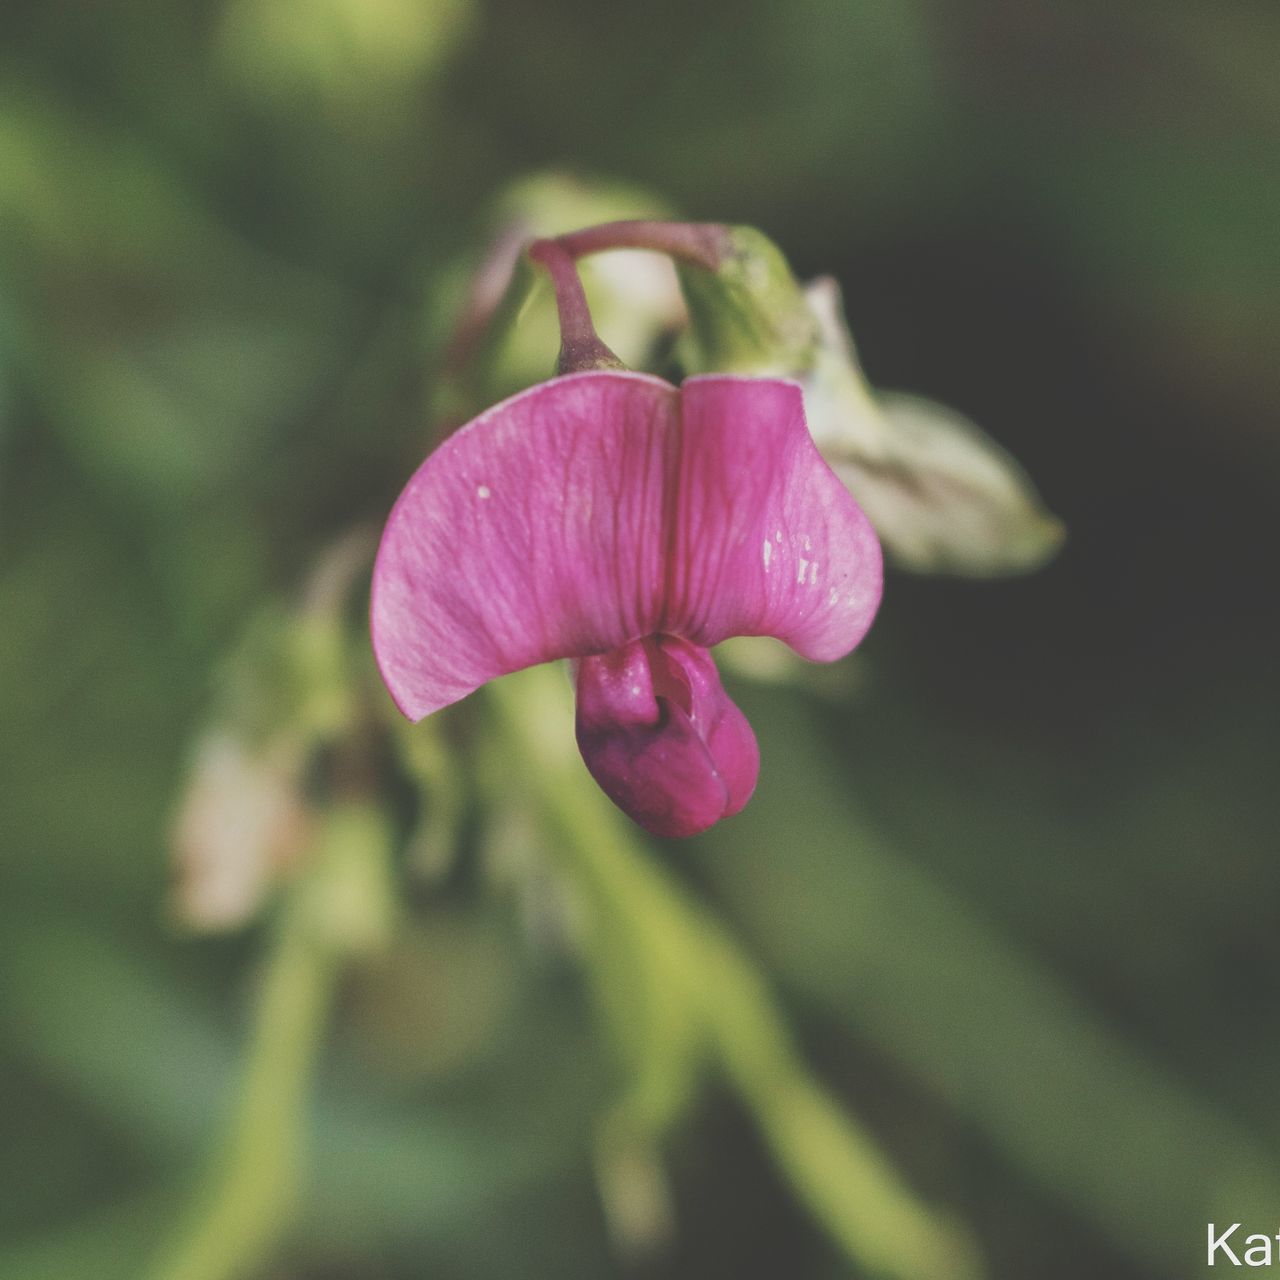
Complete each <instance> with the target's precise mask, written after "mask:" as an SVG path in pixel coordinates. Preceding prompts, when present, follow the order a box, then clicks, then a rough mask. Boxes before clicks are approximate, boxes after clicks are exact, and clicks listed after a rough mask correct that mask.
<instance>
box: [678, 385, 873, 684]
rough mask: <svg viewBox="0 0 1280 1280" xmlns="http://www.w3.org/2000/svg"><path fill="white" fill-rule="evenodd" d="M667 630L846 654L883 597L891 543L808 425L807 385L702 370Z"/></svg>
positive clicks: (687, 438)
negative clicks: (884, 563) (879, 534)
mask: <svg viewBox="0 0 1280 1280" xmlns="http://www.w3.org/2000/svg"><path fill="white" fill-rule="evenodd" d="M681 416H682V426H683V430H682V449H681V453H680V475H679V484H678V488H677V498H676V501H677V504H678V510H677V512H676V516H675V523H674V538H673V544H672V556H671V565H670V572H671V578H670V580H669V583H668V590H667V609H668V612H667V617H666V625H665V627H664V630H667V631H670V632H672V633H674V634H677V635H682V636H684V637H686V638H687V639H689V640H692V641H693V642H694V643H696V644H699V645H704V646H706V647H710V646H712V645H715V644H719V643H720V641H721V640H725V639H728V637H730V636H737V635H769V636H776V637H777V638H778V639H779V640H784V641H785V642H786V643H787V644H789V645H790V646H791V647H792V648H793V649H795V650H796V651H797V652H798V653H799V654H801V655H802V656H803V657H806V658H813V659H816V660H818V661H823V662H829V661H831V660H832V659H834V658H839V657H843V656H844V655H845V654H846V653H848V652H849V651H850V650H851V649H852V648H853V647H854V646H855V645H856V644H857V643H858V641H859V640H861V639H862V637H863V636H864V635H865V634H866V631H867V628H868V627H869V626H870V625H871V620H872V618H873V617H874V616H875V612H876V607H877V606H878V605H879V603H880V593H881V585H882V567H881V556H880V544H879V542H878V541H877V539H876V535H875V532H874V530H873V529H872V528H871V524H870V522H869V521H868V520H867V518H866V516H864V515H863V514H862V511H861V509H860V508H859V507H858V505H857V503H856V502H854V500H853V499H852V498H851V497H850V495H849V492H848V490H847V489H846V488H845V487H844V485H843V484H842V483H841V482H840V481H839V480H838V479H837V478H836V476H835V475H834V473H833V472H832V471H831V468H830V467H828V466H827V464H826V462H825V461H823V459H822V456H821V454H819V452H818V450H817V448H816V447H815V445H814V444H813V441H812V439H811V438H810V435H809V431H808V429H807V427H806V426H805V420H804V405H803V401H802V399H801V393H800V388H799V387H798V386H797V385H796V384H795V383H792V382H784V381H780V380H778V379H773V378H741V377H728V376H724V375H710V376H707V377H699V378H690V379H688V380H687V381H686V382H685V383H684V386H683V388H682V396H681Z"/></svg>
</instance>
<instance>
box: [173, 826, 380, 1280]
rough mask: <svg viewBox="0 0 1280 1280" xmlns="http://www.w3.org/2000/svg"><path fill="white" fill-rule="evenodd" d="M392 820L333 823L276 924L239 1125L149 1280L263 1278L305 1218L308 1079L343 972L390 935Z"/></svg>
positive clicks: (239, 1099)
mask: <svg viewBox="0 0 1280 1280" xmlns="http://www.w3.org/2000/svg"><path fill="white" fill-rule="evenodd" d="M384 826H385V824H384V821H383V819H382V818H381V817H380V816H379V815H378V814H377V813H376V812H374V811H373V810H371V809H369V808H366V807H364V806H355V805H352V806H348V807H346V808H341V809H338V810H336V811H335V812H334V813H333V814H332V815H330V819H329V822H328V824H327V826H326V828H325V831H324V833H323V835H322V837H321V840H320V844H319V847H318V848H317V849H316V850H315V854H314V861H313V865H312V867H311V869H310V871H309V873H308V874H307V875H306V876H305V877H304V878H303V879H302V880H301V881H300V882H299V883H298V884H297V885H296V886H295V887H294V889H293V891H292V892H291V894H290V897H289V899H288V901H287V902H286V903H285V904H284V906H283V908H282V911H281V914H280V917H279V919H278V920H277V922H276V928H275V935H274V938H273V941H272V944H271V949H270V952H269V954H268V956H267V960H266V966H265V970H264V972H263V974H262V980H261V986H260V988H259V991H258V998H257V1004H256V1008H255V1011H254V1018H253V1029H252V1033H251V1038H250V1043H249V1048H248V1054H247V1058H246V1062H245V1067H244V1074H243V1076H242V1078H241V1081H240V1085H239V1089H238V1092H237V1096H236V1098H235V1102H234V1106H233V1111H232V1115H231V1118H230V1124H229V1127H228V1130H227V1133H226V1135H225V1137H224V1139H223V1143H222V1146H221V1149H220V1151H219V1152H218V1154H217V1155H216V1156H215V1158H214V1160H213V1162H212V1163H211V1165H210V1166H209V1168H208V1170H207V1172H206V1175H205V1178H204V1183H203V1186H202V1187H201V1188H200V1190H199V1191H198V1193H197V1195H196V1198H195V1201H194V1204H193V1205H192V1207H191V1209H190V1211H189V1216H188V1218H187V1220H186V1222H185V1223H183V1224H182V1225H181V1226H180V1227H179V1229H178V1231H177V1232H176V1233H175V1235H174V1236H173V1237H172V1238H171V1239H170V1240H168V1241H167V1242H166V1243H165V1244H164V1246H163V1248H162V1251H161V1254H160V1257H159V1259H158V1261H157V1263H156V1265H155V1266H154V1267H153V1268H152V1270H151V1271H150V1273H149V1275H150V1276H151V1278H152V1280H237V1278H238V1277H243V1276H248V1275H250V1274H255V1273H256V1272H257V1270H258V1269H260V1268H261V1266H262V1264H263V1262H264V1261H265V1260H266V1259H267V1258H269V1257H270V1255H271V1253H272V1252H273V1251H274V1249H275V1248H276V1246H277V1245H278V1244H279V1242H280V1240H281V1239H282V1238H283V1236H284V1235H285V1233H286V1232H287V1231H288V1229H289V1227H290V1225H291V1224H292V1222H293V1219H294V1217H295V1215H296V1212H297V1207H298V1200H299V1194H300V1183H301V1173H302V1163H303V1162H302V1150H303V1146H304V1137H305V1129H306V1106H307V1099H308V1095H309V1093H310V1087H311V1079H312V1075H313V1073H314V1066H315V1060H316V1056H317V1053H318V1051H319V1048H320V1045H321V1041H322V1039H323V1035H324V1031H325V1027H326V1025H327V1023H328V1019H329V1014H330V1010H331V1008H332V1004H333V994H334V988H335V985H336V982H337V979H338V977H339V975H340V973H341V969H342V965H343V962H344V960H345V959H346V958H347V957H349V956H350V955H352V954H354V953H356V952H359V951H361V950H365V949H367V948H369V947H371V946H374V945H377V944H378V943H379V942H380V941H381V934H382V931H383V929H384V928H385V925H386V906H387V899H386V895H385V888H386V886H385V880H384V877H385V873H386V867H385V861H384V860H385V857H386V844H387V833H386V831H385V829H384Z"/></svg>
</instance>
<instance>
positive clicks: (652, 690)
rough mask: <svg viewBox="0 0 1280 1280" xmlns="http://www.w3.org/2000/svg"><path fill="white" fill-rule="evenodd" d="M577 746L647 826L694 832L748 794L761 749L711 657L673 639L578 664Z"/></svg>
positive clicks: (618, 800) (658, 831) (605, 785)
mask: <svg viewBox="0 0 1280 1280" xmlns="http://www.w3.org/2000/svg"><path fill="white" fill-rule="evenodd" d="M577 733H578V747H579V749H580V750H581V751H582V758H583V759H584V760H585V761H586V764H587V768H588V769H589V770H590V771H591V776H592V777H593V778H595V780H596V781H597V782H598V783H599V784H600V787H601V789H602V790H603V791H604V792H605V794H606V795H607V796H608V797H609V798H610V799H611V800H612V801H613V802H614V803H615V804H616V805H618V807H619V808H621V809H622V810H623V811H624V812H626V813H627V814H629V815H630V816H631V817H632V818H634V819H635V821H636V822H638V823H639V824H640V825H641V826H642V827H644V828H645V829H646V830H647V831H650V832H652V833H653V834H654V835H659V836H691V835H696V834H697V833H698V832H699V831H705V830H706V829H707V828H708V827H709V826H711V825H712V824H713V823H716V822H718V821H719V820H720V819H721V818H726V817H729V816H730V815H731V814H735V813H737V812H738V810H739V809H741V808H742V806H743V805H744V804H746V803H747V801H748V800H749V799H750V798H751V793H752V792H753V791H754V790H755V785H756V776H757V774H758V773H759V771H760V753H759V750H758V748H757V746H756V739H755V735H754V734H753V733H752V732H751V726H750V725H749V724H748V723H747V720H746V717H745V716H744V715H743V714H742V712H741V711H739V710H738V708H737V707H736V706H735V705H734V704H733V703H732V702H731V701H730V700H729V697H728V695H727V694H726V693H725V691H724V689H723V687H722V686H721V684H720V676H719V673H718V672H717V671H716V666H715V663H714V662H713V661H712V660H711V655H710V654H709V653H708V652H707V651H706V650H705V649H702V648H699V647H698V646H697V645H693V644H689V643H688V642H687V641H685V640H679V639H676V638H675V637H674V636H666V635H664V636H655V637H649V638H647V639H644V640H637V641H634V642H633V643H631V644H628V645H625V646H623V647H621V648H619V649H615V650H614V651H613V652H611V653H606V654H604V655H603V656H600V657H590V658H585V659H583V661H582V662H581V663H579V665H578V717H577Z"/></svg>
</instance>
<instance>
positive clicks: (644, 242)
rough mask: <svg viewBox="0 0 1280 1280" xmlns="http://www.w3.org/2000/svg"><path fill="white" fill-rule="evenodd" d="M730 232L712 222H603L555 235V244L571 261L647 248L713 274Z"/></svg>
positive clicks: (724, 254) (719, 261) (726, 244)
mask: <svg viewBox="0 0 1280 1280" xmlns="http://www.w3.org/2000/svg"><path fill="white" fill-rule="evenodd" d="M730 239H731V233H730V230H729V228H728V227H726V226H722V225H721V224H720V223H716V222H660V221H657V220H635V221H626V222H603V223H601V224H600V225H599V226H596V227H585V228H584V229H583V230H581V231H571V232H569V233H568V234H566V235H562V236H557V237H556V242H557V243H558V244H560V245H561V246H562V247H563V248H564V249H565V251H566V252H567V253H568V254H569V255H570V256H571V257H573V258H585V257H587V256H588V255H589V254H592V253H604V252H606V251H607V250H610V249H650V250H652V251H653V252H654V253H665V254H666V255H667V256H668V257H671V258H675V259H676V260H677V261H678V262H684V263H688V264H689V265H690V266H695V267H704V268H705V269H706V270H708V271H716V270H718V269H719V267H720V264H721V263H722V262H723V261H724V259H725V256H726V255H727V254H728V253H729V251H730V247H731V246H730Z"/></svg>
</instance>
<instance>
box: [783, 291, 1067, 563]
mask: <svg viewBox="0 0 1280 1280" xmlns="http://www.w3.org/2000/svg"><path fill="white" fill-rule="evenodd" d="M806 297H807V299H808V302H809V305H810V308H811V311H812V314H813V315H814V317H815V319H816V320H817V322H818V325H819V331H820V334H821V346H820V348H819V351H818V354H817V359H816V360H815V362H814V366H813V369H812V371H811V372H810V373H809V374H808V376H807V377H806V378H805V379H804V386H805V410H806V414H807V416H808V420H809V429H810V431H811V432H812V434H813V437H814V440H815V442H816V443H817V445H818V447H819V449H821V450H822V453H823V456H824V457H825V458H826V459H827V461H828V462H829V463H830V464H831V466H832V468H833V469H834V470H835V472H836V474H837V475H838V476H840V478H841V479H842V480H843V481H844V482H845V484H846V485H847V486H848V488H849V490H850V492H851V493H852V494H853V496H854V497H855V498H857V500H858V503H859V504H860V505H861V507H862V508H863V510H864V511H865V512H866V513H867V515H868V516H869V517H870V519H871V523H872V525H874V526H875V530H876V532H877V533H878V534H879V535H880V540H881V542H882V543H883V544H884V547H885V550H886V551H887V552H888V554H889V557H890V558H891V559H892V561H893V562H894V563H895V564H896V565H898V567H899V568H903V569H908V570H911V571H913V572H915V573H950V574H956V575H959V576H964V577H974V578H989V577H998V576H1001V575H1004V574H1011V573H1026V572H1029V571H1030V570H1032V569H1036V568H1038V567H1039V566H1040V565H1042V564H1043V563H1044V562H1045V561H1046V560H1048V559H1049V558H1050V557H1051V556H1052V555H1053V554H1054V552H1056V551H1057V550H1058V548H1059V547H1060V546H1061V544H1062V540H1063V537H1064V533H1065V531H1064V528H1063V525H1062V523H1061V522H1060V521H1059V520H1058V519H1056V518H1055V517H1054V516H1053V515H1051V514H1050V513H1049V512H1048V511H1047V510H1046V508H1045V506H1044V503H1043V501H1042V500H1041V498H1040V496H1039V494H1038V493H1037V492H1036V489H1035V486H1034V485H1033V484H1032V483H1031V480H1030V478H1029V477H1028V476H1027V474H1026V472H1024V471H1023V470H1022V468H1021V467H1020V466H1019V465H1018V464H1017V462H1015V461H1014V460H1013V458H1011V457H1010V456H1009V454H1008V453H1006V452H1005V451H1004V450H1003V449H1002V448H1001V447H1000V446H999V445H998V444H996V443H995V441H994V440H992V439H991V438H990V437H989V436H987V435H986V434H984V433H983V432H982V431H980V430H979V429H978V428H977V427H976V426H975V425H974V424H973V423H972V422H970V421H969V420H968V419H967V418H965V417H964V416H963V415H961V414H959V413H957V412H955V411H954V410H952V409H947V408H945V407H944V406H942V405H939V404H935V403H933V402H932V401H930V400H926V399H924V398H922V397H920V396H912V395H904V394H900V393H876V392H873V391H872V390H871V388H870V387H868V385H867V382H866V379H865V378H864V376H863V373H862V370H861V368H860V367H859V364H858V359H857V354H856V352H855V350H854V346H853V341H852V339H851V337H850V335H849V331H848V329H847V327H846V325H845V321H844V316H843V314H842V313H841V307H840V291H839V287H838V286H837V285H836V282H835V281H834V280H832V279H829V278H826V279H821V280H817V281H815V282H814V283H813V284H812V285H810V286H809V288H808V290H807V291H806Z"/></svg>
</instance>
